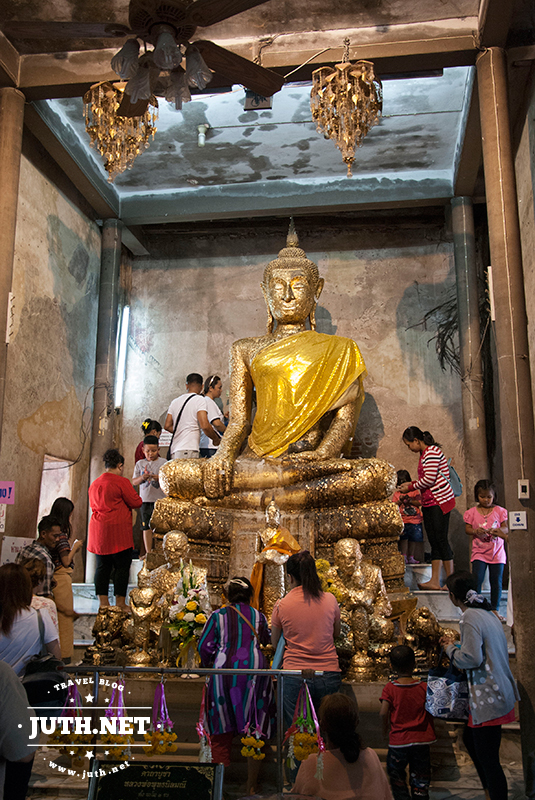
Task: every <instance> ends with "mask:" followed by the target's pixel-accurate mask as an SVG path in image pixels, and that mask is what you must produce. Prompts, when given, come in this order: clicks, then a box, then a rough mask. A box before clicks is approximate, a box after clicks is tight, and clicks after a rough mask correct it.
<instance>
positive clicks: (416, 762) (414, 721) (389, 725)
mask: <svg viewBox="0 0 535 800" xmlns="http://www.w3.org/2000/svg"><path fill="white" fill-rule="evenodd" d="M390 663H391V665H392V669H393V670H394V671H395V672H396V673H397V678H395V679H394V680H392V681H389V682H388V683H387V684H386V686H385V688H384V689H383V693H382V695H381V703H382V705H381V711H380V714H381V720H382V723H383V732H384V734H385V736H386V735H387V734H388V733H389V737H388V755H387V759H386V771H387V773H388V777H389V778H390V786H391V787H392V794H393V795H394V800H410V798H411V795H412V799H413V800H416V799H417V798H418V800H428V798H429V784H430V783H431V755H430V750H429V745H430V743H431V742H434V741H436V737H435V729H434V727H433V718H432V716H431V715H430V714H429V713H428V712H427V711H426V710H425V694H426V689H427V683H426V681H421V680H418V679H417V678H413V672H414V668H415V664H416V659H415V656H414V650H413V649H412V648H411V647H408V646H407V645H404V644H403V645H399V646H398V647H394V648H393V649H392V650H391V652H390ZM389 729H390V730H389ZM407 765H408V767H409V780H410V787H411V791H410V793H409V790H408V789H407V778H406V774H405V771H406V768H407Z"/></svg>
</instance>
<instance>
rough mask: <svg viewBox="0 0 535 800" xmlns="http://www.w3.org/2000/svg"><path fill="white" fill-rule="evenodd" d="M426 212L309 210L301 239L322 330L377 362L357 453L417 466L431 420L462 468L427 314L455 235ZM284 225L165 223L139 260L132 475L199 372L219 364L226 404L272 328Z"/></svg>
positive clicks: (446, 288)
mask: <svg viewBox="0 0 535 800" xmlns="http://www.w3.org/2000/svg"><path fill="white" fill-rule="evenodd" d="M422 220H423V221H422ZM422 220H421V219H420V216H419V215H418V214H414V215H413V216H411V217H410V218H409V219H408V220H407V219H405V220H404V221H402V222H400V221H399V220H397V221H396V219H395V218H394V217H392V219H388V215H386V216H385V217H383V218H380V219H377V220H376V221H375V222H372V223H370V224H362V225H361V226H355V225H353V228H352V229H351V230H348V229H347V228H344V227H343V226H342V224H340V222H339V221H338V222H337V223H331V224H328V223H323V222H322V220H321V218H318V219H317V220H315V221H311V222H310V223H309V224H304V222H303V221H302V220H299V219H298V220H297V227H298V233H299V238H300V245H301V246H302V247H303V249H304V250H305V251H306V253H307V255H308V257H309V258H310V259H312V260H313V261H315V262H316V263H317V264H318V266H319V269H320V274H321V275H322V276H323V277H324V278H325V288H324V291H323V294H322V296H321V298H320V301H319V306H318V309H317V329H318V330H319V331H321V332H325V333H336V334H338V335H341V336H347V337H350V338H352V339H354V340H355V341H357V342H358V344H359V346H360V348H361V350H362V354H363V356H364V359H365V362H366V365H367V369H368V377H367V379H366V381H365V388H366V401H365V403H364V406H363V409H362V413H361V418H360V421H359V424H358V426H357V431H356V435H355V443H354V448H353V452H354V454H355V455H358V456H362V457H369V456H377V457H379V458H384V459H386V460H388V461H390V462H392V463H393V464H394V466H395V467H396V469H402V468H404V469H408V470H409V471H410V472H411V474H412V475H413V476H415V475H416V467H417V457H416V456H415V455H413V454H411V453H410V452H409V451H408V450H407V448H406V447H405V446H404V445H403V443H402V441H401V434H402V432H403V430H404V428H405V427H407V426H408V425H418V426H419V427H421V428H422V429H428V430H430V431H431V432H432V434H433V435H434V436H435V438H436V439H437V441H439V442H440V443H441V444H442V445H443V447H444V450H445V452H446V454H447V456H448V457H449V456H451V457H453V459H454V461H455V464H456V467H457V469H458V471H459V473H460V474H461V477H463V457H462V419H461V402H460V381H459V378H458V376H457V375H456V374H452V373H450V372H449V370H448V371H447V372H443V371H442V370H441V368H440V365H439V363H438V359H437V356H436V353H435V346H434V341H430V340H431V337H432V336H433V333H434V330H433V327H432V325H431V327H430V326H428V328H427V330H424V328H423V326H422V325H418V323H419V322H420V321H421V320H422V318H423V316H424V314H425V313H426V312H427V311H429V310H431V309H432V308H434V307H435V306H437V305H439V304H440V303H442V302H443V301H444V300H445V299H446V298H449V297H451V295H452V293H453V292H454V291H455V283H454V281H455V272H454V262H453V245H452V242H451V239H450V236H449V235H448V233H447V232H446V230H445V225H444V217H443V215H442V212H440V215H439V222H437V220H436V218H434V220H433V222H429V223H426V221H425V215H424V216H423V217H422ZM286 224H287V223H286V221H284V222H282V221H281V222H280V223H277V224H276V229H271V230H266V229H260V230H259V229H258V227H259V226H255V223H254V221H252V222H251V224H250V226H246V225H244V227H243V228H241V229H240V230H236V229H233V230H232V231H225V230H224V229H221V230H219V231H217V230H215V228H214V231H213V233H210V232H209V230H205V232H197V233H195V232H192V233H191V234H189V235H185V234H180V235H178V234H175V235H170V234H163V233H162V235H160V236H158V235H157V234H154V235H153V236H152V237H151V238H150V242H149V246H148V249H149V250H150V252H151V257H140V258H136V259H134V261H133V273H132V295H131V309H132V325H131V332H130V340H129V348H128V358H127V374H126V384H125V400H124V417H123V427H122V442H123V446H124V454H125V456H126V466H125V474H128V475H131V474H132V470H133V456H134V450H135V447H136V445H137V443H138V442H139V440H140V424H141V422H142V421H143V419H144V418H145V417H152V418H155V419H159V420H160V421H161V422H162V424H163V421H164V419H165V415H166V410H167V407H168V404H169V402H170V401H171V400H172V399H173V398H174V397H176V396H177V395H178V394H181V393H182V392H184V391H185V376H186V374H187V373H189V372H192V371H198V372H201V373H202V374H203V376H204V377H206V376H207V375H208V374H212V373H214V372H217V373H218V374H219V375H220V376H221V377H222V379H223V394H222V400H223V401H224V403H225V405H226V403H227V390H228V351H229V347H230V345H231V343H232V342H233V341H234V340H236V339H239V338H241V337H245V336H250V335H259V334H261V333H262V332H263V331H264V330H265V325H266V311H265V305H264V301H263V298H262V293H261V290H260V282H261V280H262V273H263V269H264V266H265V265H266V263H268V262H269V261H270V260H272V259H273V258H274V257H276V254H277V253H278V251H279V250H280V249H281V247H282V246H283V245H284V241H285V226H286ZM463 502H464V497H463V498H461V503H459V506H458V511H455V512H454V513H453V517H454V518H453V519H452V526H451V529H452V542H453V544H454V547H455V550H456V556H457V558H458V561H459V566H465V565H466V564H467V558H468V546H467V541H466V540H467V537H466V534H465V533H464V525H463V524H462V520H461V514H462V512H463V511H464V510H465V506H463V505H462V503H463ZM459 512H460V513H459Z"/></svg>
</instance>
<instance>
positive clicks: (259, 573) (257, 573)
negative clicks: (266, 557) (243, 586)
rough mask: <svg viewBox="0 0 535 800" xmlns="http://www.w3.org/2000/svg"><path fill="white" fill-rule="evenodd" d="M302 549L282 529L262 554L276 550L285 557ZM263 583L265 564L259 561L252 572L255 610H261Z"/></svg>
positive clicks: (287, 532)
mask: <svg viewBox="0 0 535 800" xmlns="http://www.w3.org/2000/svg"><path fill="white" fill-rule="evenodd" d="M300 549H301V547H300V545H299V543H298V542H297V541H296V540H295V539H294V537H293V536H292V534H291V533H290V531H287V530H286V529H282V530H281V531H277V533H276V534H275V536H273V538H272V539H271V540H270V541H269V542H268V544H267V545H266V546H265V547H264V549H263V550H262V553H266V552H267V551H268V550H275V551H276V552H277V553H281V554H282V555H284V556H291V555H293V554H294V553H298V552H299V551H300ZM263 581H264V564H263V563H260V562H259V561H257V562H256V563H255V565H254V566H253V571H252V572H251V583H252V585H253V599H252V600H251V605H252V606H253V608H258V609H260V595H261V593H262V583H263ZM268 624H269V620H268Z"/></svg>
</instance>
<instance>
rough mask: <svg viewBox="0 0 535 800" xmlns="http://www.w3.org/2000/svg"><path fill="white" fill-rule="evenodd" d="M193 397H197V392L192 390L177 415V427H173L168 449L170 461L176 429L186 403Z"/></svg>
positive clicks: (169, 459)
mask: <svg viewBox="0 0 535 800" xmlns="http://www.w3.org/2000/svg"><path fill="white" fill-rule="evenodd" d="M193 397H195V393H194V392H192V393H191V394H190V396H189V397H186V399H185V400H184V402H183V403H182V408H181V409H180V411H179V412H178V415H177V418H176V422H175V427H174V428H173V435H172V436H171V441H170V442H169V448H168V450H167V460H168V461H171V446H172V444H173V439H174V438H175V433H176V429H177V428H178V423H179V422H180V417H181V416H182V412H183V411H184V409H185V407H186V403H189V401H190V400H191V399H192V398H193Z"/></svg>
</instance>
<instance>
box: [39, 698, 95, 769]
mask: <svg viewBox="0 0 535 800" xmlns="http://www.w3.org/2000/svg"><path fill="white" fill-rule="evenodd" d="M83 716H84V709H83V703H82V698H81V697H80V692H79V691H78V687H77V686H76V684H73V685H72V686H69V690H68V692H67V699H66V700H65V705H64V706H63V709H62V712H61V715H60V720H62V719H63V718H64V717H69V718H71V719H72V722H65V723H63V722H62V723H61V725H57V726H56V730H55V731H54V733H52V734H51V735H50V736H49V737H48V743H49V744H52V745H56V746H57V747H58V750H59V752H60V753H61V754H62V755H65V756H67V755H68V756H70V757H71V758H72V761H73V766H81V765H82V763H83V760H84V757H85V752H86V750H87V746H88V745H89V744H90V743H91V741H92V739H93V735H92V734H91V733H75V732H74V731H75V726H76V719H77V718H82V717H83ZM65 725H66V726H67V728H68V730H69V733H68V734H65V733H63V732H62V731H64V730H65Z"/></svg>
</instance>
